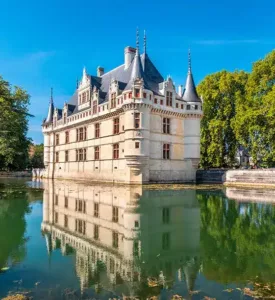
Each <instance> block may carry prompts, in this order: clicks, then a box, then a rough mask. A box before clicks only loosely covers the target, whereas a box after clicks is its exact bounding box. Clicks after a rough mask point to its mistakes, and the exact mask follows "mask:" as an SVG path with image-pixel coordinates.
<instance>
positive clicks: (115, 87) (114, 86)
mask: <svg viewBox="0 0 275 300" xmlns="http://www.w3.org/2000/svg"><path fill="white" fill-rule="evenodd" d="M118 95H119V84H118V81H117V80H115V79H114V78H113V79H112V80H111V83H110V86H109V103H110V104H109V107H110V108H111V109H112V108H116V103H117V100H116V97H117V96H118Z"/></svg>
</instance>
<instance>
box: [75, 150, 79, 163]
mask: <svg viewBox="0 0 275 300" xmlns="http://www.w3.org/2000/svg"><path fill="white" fill-rule="evenodd" d="M78 159H79V151H78V150H75V160H76V161H78Z"/></svg>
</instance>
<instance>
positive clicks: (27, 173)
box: [0, 171, 32, 178]
mask: <svg viewBox="0 0 275 300" xmlns="http://www.w3.org/2000/svg"><path fill="white" fill-rule="evenodd" d="M9 177H32V173H31V171H20V172H6V171H1V172H0V178H9Z"/></svg>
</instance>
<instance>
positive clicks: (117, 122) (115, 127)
mask: <svg viewBox="0 0 275 300" xmlns="http://www.w3.org/2000/svg"><path fill="white" fill-rule="evenodd" d="M118 133H119V118H115V119H114V134H118Z"/></svg>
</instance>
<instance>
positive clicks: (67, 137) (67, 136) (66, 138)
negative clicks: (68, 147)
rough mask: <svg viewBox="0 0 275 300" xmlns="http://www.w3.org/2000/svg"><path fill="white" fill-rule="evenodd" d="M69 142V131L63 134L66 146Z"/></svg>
mask: <svg viewBox="0 0 275 300" xmlns="http://www.w3.org/2000/svg"><path fill="white" fill-rule="evenodd" d="M69 142H70V136H69V131H66V132H65V143H66V144H68V143H69Z"/></svg>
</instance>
